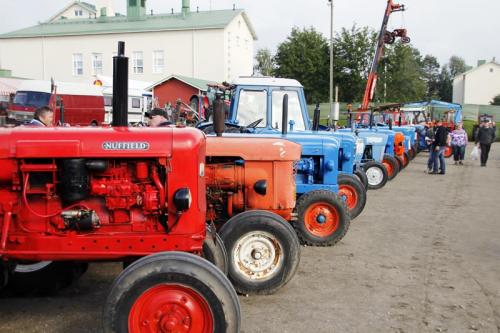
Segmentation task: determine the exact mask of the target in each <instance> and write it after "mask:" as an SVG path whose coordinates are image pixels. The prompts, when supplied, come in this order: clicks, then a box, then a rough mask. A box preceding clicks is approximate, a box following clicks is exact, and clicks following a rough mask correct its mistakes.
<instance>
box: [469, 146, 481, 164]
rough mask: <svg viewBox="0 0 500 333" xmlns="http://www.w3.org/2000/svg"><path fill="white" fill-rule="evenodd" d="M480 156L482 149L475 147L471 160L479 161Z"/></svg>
mask: <svg viewBox="0 0 500 333" xmlns="http://www.w3.org/2000/svg"><path fill="white" fill-rule="evenodd" d="M479 155H481V149H479V147H478V146H474V148H472V152H471V153H470V158H471V160H473V161H476V160H478V159H479Z"/></svg>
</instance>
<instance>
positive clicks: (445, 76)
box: [438, 65, 453, 103]
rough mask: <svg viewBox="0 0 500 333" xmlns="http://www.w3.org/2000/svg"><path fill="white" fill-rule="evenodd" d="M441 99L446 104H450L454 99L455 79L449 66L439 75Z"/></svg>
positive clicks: (444, 67)
mask: <svg viewBox="0 0 500 333" xmlns="http://www.w3.org/2000/svg"><path fill="white" fill-rule="evenodd" d="M438 87H439V89H438V91H439V99H440V100H442V101H444V102H450V103H451V101H452V98H453V77H452V76H451V73H450V69H449V67H448V65H444V66H443V68H442V69H441V74H439V85H438Z"/></svg>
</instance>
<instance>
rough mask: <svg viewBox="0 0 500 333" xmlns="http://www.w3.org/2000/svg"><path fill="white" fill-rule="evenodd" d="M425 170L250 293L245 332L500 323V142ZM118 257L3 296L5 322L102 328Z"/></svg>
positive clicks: (447, 328)
mask: <svg viewBox="0 0 500 333" xmlns="http://www.w3.org/2000/svg"><path fill="white" fill-rule="evenodd" d="M491 154H492V160H491V161H490V163H489V165H488V167H487V168H480V167H479V165H478V164H479V163H478V162H472V161H467V162H466V165H465V166H454V165H450V163H451V161H450V160H449V161H448V172H447V174H446V175H445V176H441V175H427V174H425V173H424V170H425V168H426V166H425V165H426V159H427V154H425V153H423V154H420V155H419V156H418V157H417V158H416V159H415V160H414V161H412V163H411V164H410V166H409V167H408V168H407V169H406V170H404V171H403V172H402V173H401V174H400V175H399V176H398V177H397V178H396V179H394V180H393V181H392V182H390V183H389V184H388V185H387V186H386V187H385V188H383V189H381V190H378V191H370V192H369V193H368V195H369V197H368V203H367V205H366V208H365V211H364V212H363V213H362V214H361V215H360V216H359V217H358V218H357V219H356V220H355V221H354V222H353V224H352V225H351V229H350V231H349V232H348V234H347V236H346V237H345V239H344V240H343V241H342V242H341V243H339V244H338V245H337V246H335V247H333V248H312V247H306V248H302V250H303V251H302V258H301V264H300V268H299V271H298V273H297V275H296V276H295V278H294V279H293V280H292V281H291V282H290V283H289V284H288V285H287V286H286V287H285V288H284V289H283V290H281V291H279V292H278V293H277V294H275V295H272V296H259V297H244V296H242V297H241V298H240V299H241V303H242V313H243V318H242V331H243V332H245V333H250V332H280V333H283V332H342V333H343V332H370V333H372V332H453V333H454V332H476V331H477V332H496V333H498V332H500V216H499V215H500V145H498V144H496V145H494V146H493V148H492V152H491ZM120 268H121V266H120V265H118V264H94V265H92V266H91V267H90V269H89V271H88V272H87V273H86V274H85V275H84V276H83V277H82V278H81V280H80V281H78V282H77V283H76V284H75V285H74V286H72V287H71V288H69V289H67V290H64V291H63V292H61V293H59V294H58V295H57V296H55V297H50V298H30V299H22V298H3V299H1V300H0V332H5V333H7V332H16V333H17V332H72V333H79V332H96V331H98V330H99V327H100V322H101V308H102V303H103V301H104V299H105V296H106V291H107V289H108V287H109V286H110V284H111V282H112V280H113V278H114V276H116V275H117V274H118V273H119V271H120Z"/></svg>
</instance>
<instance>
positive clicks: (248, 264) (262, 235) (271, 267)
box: [232, 231, 284, 281]
mask: <svg viewBox="0 0 500 333" xmlns="http://www.w3.org/2000/svg"><path fill="white" fill-rule="evenodd" d="M283 257H284V256H283V246H282V245H281V243H280V242H279V240H278V239H277V238H276V237H275V236H274V235H272V234H270V233H268V232H265V231H254V232H250V233H247V234H245V235H243V236H242V237H240V238H239V239H238V240H237V241H236V243H235V244H234V251H233V255H232V258H233V263H234V267H235V269H236V271H237V272H238V273H239V274H240V275H242V276H244V277H245V278H246V279H248V280H253V281H255V280H268V279H270V278H271V277H272V276H274V275H275V274H276V273H277V272H278V271H279V269H280V267H281V266H282V265H283V260H284V258H283Z"/></svg>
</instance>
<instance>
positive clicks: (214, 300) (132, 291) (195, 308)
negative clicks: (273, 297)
mask: <svg viewBox="0 0 500 333" xmlns="http://www.w3.org/2000/svg"><path fill="white" fill-rule="evenodd" d="M103 326H104V332H105V333H111V332H113V333H115V332H202V333H205V332H206V333H209V332H210V333H211V332H230V333H236V332H239V329H240V303H239V300H238V296H237V295H236V292H235V290H234V289H233V287H232V286H231V283H230V282H229V280H228V279H227V277H226V276H225V275H224V274H223V273H222V272H221V271H220V270H219V269H218V268H217V267H215V266H214V265H213V264H212V263H210V262H208V261H207V260H204V259H202V258H200V257H198V256H195V255H193V254H190V253H183V252H162V253H156V254H153V255H149V256H147V257H144V258H141V259H139V260H137V261H136V262H134V263H133V264H131V265H130V266H129V267H127V269H125V270H124V271H123V272H122V273H121V274H120V275H119V276H118V277H117V278H116V279H115V281H114V282H113V285H112V287H111V291H110V293H109V295H108V297H107V299H106V303H105V304H104V316H103Z"/></svg>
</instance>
